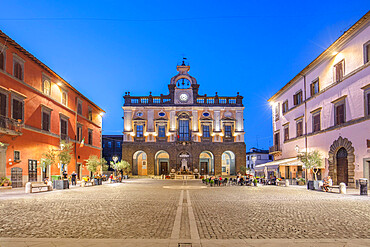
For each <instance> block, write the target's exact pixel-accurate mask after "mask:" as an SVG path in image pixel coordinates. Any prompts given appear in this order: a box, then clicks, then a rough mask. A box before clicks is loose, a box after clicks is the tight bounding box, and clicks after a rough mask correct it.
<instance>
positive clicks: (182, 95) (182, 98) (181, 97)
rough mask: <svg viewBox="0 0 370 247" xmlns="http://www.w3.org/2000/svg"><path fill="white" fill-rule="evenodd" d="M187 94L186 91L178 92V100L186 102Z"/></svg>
mask: <svg viewBox="0 0 370 247" xmlns="http://www.w3.org/2000/svg"><path fill="white" fill-rule="evenodd" d="M188 98H189V96H188V95H187V94H186V93H182V94H180V100H181V101H182V102H186V101H187V100H188Z"/></svg>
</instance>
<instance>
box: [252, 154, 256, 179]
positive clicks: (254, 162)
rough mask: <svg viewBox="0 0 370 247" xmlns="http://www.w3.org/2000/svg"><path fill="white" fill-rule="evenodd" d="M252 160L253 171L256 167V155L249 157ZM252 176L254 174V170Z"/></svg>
mask: <svg viewBox="0 0 370 247" xmlns="http://www.w3.org/2000/svg"><path fill="white" fill-rule="evenodd" d="M251 159H252V161H253V170H254V171H255V169H256V160H257V156H255V155H253V156H252V157H251ZM254 176H256V172H254Z"/></svg>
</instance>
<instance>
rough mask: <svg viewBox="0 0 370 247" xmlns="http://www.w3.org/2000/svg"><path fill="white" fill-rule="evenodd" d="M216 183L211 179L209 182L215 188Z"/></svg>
mask: <svg viewBox="0 0 370 247" xmlns="http://www.w3.org/2000/svg"><path fill="white" fill-rule="evenodd" d="M214 183H215V180H213V179H211V181H209V184H210V185H211V187H213V184H214Z"/></svg>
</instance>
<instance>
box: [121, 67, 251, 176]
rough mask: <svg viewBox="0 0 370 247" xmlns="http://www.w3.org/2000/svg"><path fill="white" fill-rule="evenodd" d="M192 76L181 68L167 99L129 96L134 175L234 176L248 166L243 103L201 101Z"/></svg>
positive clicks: (126, 150)
mask: <svg viewBox="0 0 370 247" xmlns="http://www.w3.org/2000/svg"><path fill="white" fill-rule="evenodd" d="M189 70H190V66H188V65H185V63H183V64H182V65H180V66H177V71H178V74H177V75H176V76H174V77H173V78H172V79H171V82H170V84H169V85H168V89H169V94H167V95H160V96H152V95H151V94H150V95H149V96H143V97H136V96H131V95H130V93H126V95H125V96H124V99H125V103H124V106H123V110H124V131H123V144H122V148H123V152H122V156H123V160H127V161H129V162H130V163H131V164H132V173H133V175H144V176H145V175H162V174H166V175H167V174H169V173H170V171H171V170H172V169H174V170H175V171H177V172H182V173H184V172H189V173H193V172H197V171H198V172H199V173H200V174H202V175H205V174H217V175H221V174H223V175H231V174H236V172H237V171H239V169H240V167H241V166H245V150H246V149H245V144H244V126H243V110H244V107H243V103H242V99H243V97H242V96H240V95H239V93H238V95H237V96H234V97H223V96H218V95H217V93H216V95H215V96H207V95H200V94H198V89H199V84H198V83H197V80H196V79H195V78H194V77H192V76H190V75H189V74H188V72H189Z"/></svg>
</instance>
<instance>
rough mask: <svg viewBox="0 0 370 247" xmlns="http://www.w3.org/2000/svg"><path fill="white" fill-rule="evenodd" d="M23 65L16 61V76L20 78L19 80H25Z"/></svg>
mask: <svg viewBox="0 0 370 247" xmlns="http://www.w3.org/2000/svg"><path fill="white" fill-rule="evenodd" d="M22 70H23V69H22V65H20V63H18V62H15V63H14V76H15V77H16V78H18V79H19V80H23V71H22Z"/></svg>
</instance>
